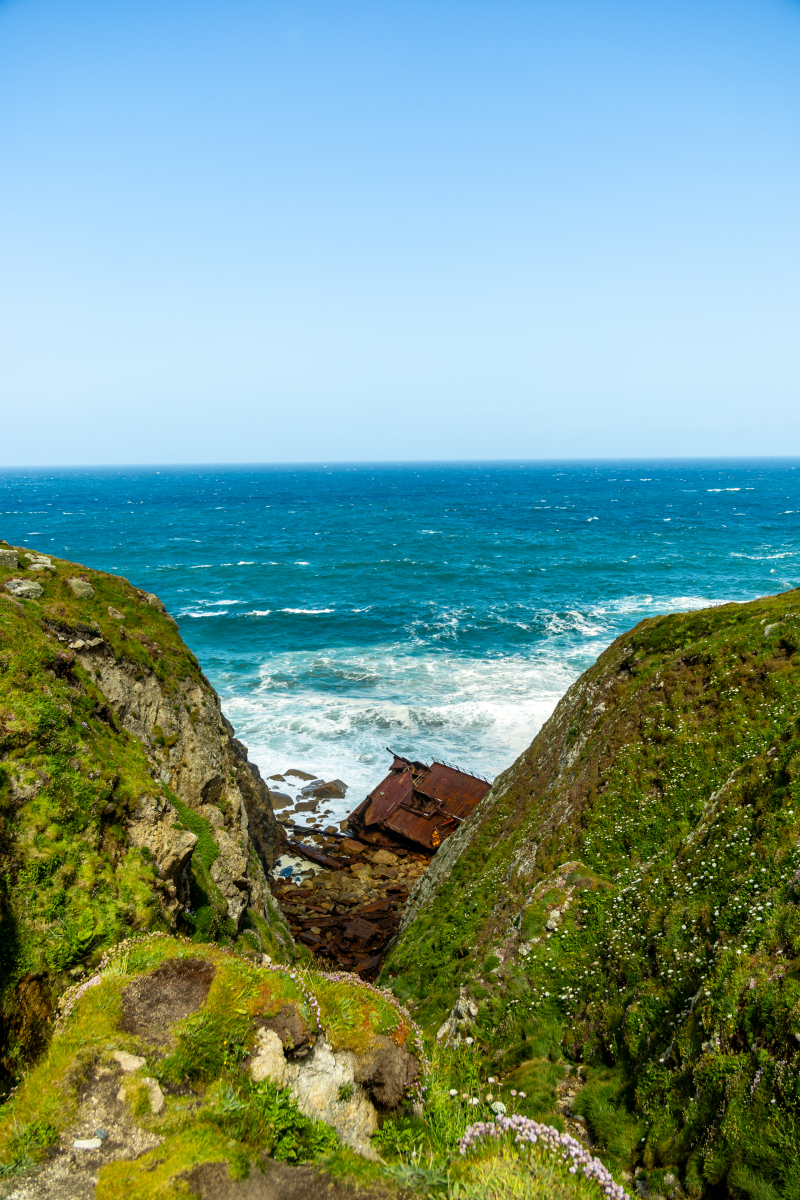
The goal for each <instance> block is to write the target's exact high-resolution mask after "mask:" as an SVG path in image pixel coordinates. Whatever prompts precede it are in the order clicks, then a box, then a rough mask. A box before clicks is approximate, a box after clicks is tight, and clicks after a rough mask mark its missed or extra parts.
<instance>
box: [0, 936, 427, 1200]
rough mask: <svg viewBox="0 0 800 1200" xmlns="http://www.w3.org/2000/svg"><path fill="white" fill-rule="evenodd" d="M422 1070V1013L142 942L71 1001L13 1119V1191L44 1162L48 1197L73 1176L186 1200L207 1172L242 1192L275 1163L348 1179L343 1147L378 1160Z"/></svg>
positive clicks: (182, 946)
mask: <svg viewBox="0 0 800 1200" xmlns="http://www.w3.org/2000/svg"><path fill="white" fill-rule="evenodd" d="M267 1046H269V1047H270V1050H271V1053H270V1054H266V1053H265V1047H267ZM423 1061H424V1059H423V1056H422V1054H421V1048H420V1046H419V1045H418V1034H417V1032H416V1031H415V1028H414V1026H413V1024H412V1023H411V1021H410V1019H409V1018H408V1014H407V1013H406V1012H405V1011H404V1010H403V1009H402V1008H401V1007H400V1005H399V1004H398V1002H397V1001H396V1000H395V999H394V998H393V997H392V996H391V995H388V994H384V993H381V992H380V991H379V990H378V989H376V988H374V987H372V986H371V985H369V984H364V983H362V982H361V981H360V980H358V979H357V978H356V977H344V976H325V975H322V974H318V973H316V972H313V971H301V970H298V969H296V968H293V967H280V966H276V965H275V964H264V963H263V962H261V961H256V960H254V959H248V958H244V957H242V956H241V955H238V954H236V953H233V952H232V951H230V950H226V949H225V948H222V947H217V946H211V945H203V944H198V943H196V942H192V941H191V940H190V939H188V938H183V939H178V938H175V937H170V936H166V935H163V934H162V935H149V936H144V937H140V938H138V939H133V940H129V941H127V942H124V943H120V944H119V945H117V946H116V947H114V949H113V951H112V952H111V953H110V954H109V955H108V956H107V957H106V959H105V960H104V961H103V963H102V964H101V969H100V970H99V971H98V972H97V974H95V975H94V976H92V977H91V978H90V979H89V980H87V981H86V982H84V983H82V984H79V985H76V986H75V987H73V988H72V989H70V990H69V991H68V992H67V993H65V995H64V996H63V997H62V1001H61V1005H60V1013H59V1017H58V1020H57V1022H56V1032H55V1035H54V1037H53V1040H52V1043H51V1045H50V1047H49V1049H48V1051H47V1053H46V1054H45V1056H44V1057H43V1059H42V1060H41V1061H40V1063H39V1064H38V1065H37V1066H36V1067H35V1068H34V1069H33V1070H32V1071H31V1072H30V1073H29V1074H28V1076H27V1077H26V1079H25V1081H24V1082H23V1084H22V1085H21V1087H20V1088H19V1091H18V1092H17V1093H16V1095H15V1096H14V1097H13V1098H12V1099H11V1100H10V1101H9V1102H8V1103H7V1104H6V1105H5V1106H4V1107H3V1109H2V1110H0V1177H2V1175H3V1174H10V1173H12V1172H13V1171H15V1170H16V1171H18V1172H21V1173H25V1172H26V1171H27V1172H30V1171H31V1170H34V1171H35V1170H36V1168H37V1164H38V1165H39V1167H40V1174H39V1175H37V1176H36V1179H37V1184H36V1186H37V1187H39V1188H40V1189H42V1193H41V1194H48V1192H47V1188H49V1187H50V1184H51V1182H52V1181H53V1180H57V1179H58V1178H60V1177H61V1175H62V1174H63V1173H64V1172H65V1171H67V1172H68V1173H70V1175H71V1181H72V1186H73V1187H74V1188H75V1190H76V1192H78V1191H80V1187H81V1186H82V1183H81V1180H82V1179H83V1177H84V1176H85V1177H87V1178H95V1177H96V1178H97V1191H96V1195H97V1197H98V1198H99V1200H102V1198H106V1200H112V1198H115V1197H123V1196H125V1197H131V1196H137V1197H151V1196H152V1197H156V1196H173V1195H178V1194H185V1191H183V1184H182V1180H183V1178H184V1176H185V1174H186V1172H187V1171H188V1170H190V1169H196V1168H199V1167H200V1166H202V1165H203V1164H204V1163H205V1164H214V1163H216V1164H219V1163H222V1164H227V1166H228V1169H229V1171H230V1172H232V1173H233V1175H234V1177H237V1176H238V1177H240V1178H241V1177H243V1176H245V1175H247V1174H248V1173H249V1171H250V1169H251V1167H252V1168H253V1169H256V1168H258V1169H260V1167H261V1166H263V1165H264V1162H265V1160H266V1159H267V1158H268V1159H271V1160H278V1161H283V1162H303V1161H313V1160H315V1159H319V1158H320V1157H322V1156H323V1155H324V1156H330V1155H332V1154H333V1155H334V1157H335V1156H336V1155H338V1161H339V1165H340V1167H341V1166H342V1165H345V1166H346V1165H347V1163H348V1162H349V1161H351V1159H352V1155H351V1156H350V1158H348V1151H346V1150H345V1149H342V1146H343V1145H344V1146H347V1145H350V1146H351V1147H352V1148H353V1149H354V1150H356V1151H359V1152H360V1153H361V1154H362V1155H364V1154H366V1155H369V1154H371V1153H372V1154H373V1155H374V1152H372V1151H371V1149H370V1137H371V1134H372V1133H373V1132H375V1131H376V1130H377V1128H378V1114H379V1112H381V1113H382V1112H387V1111H391V1110H392V1109H395V1108H397V1106H398V1104H399V1103H400V1102H401V1101H402V1100H403V1099H404V1098H405V1097H406V1096H407V1095H409V1096H410V1095H414V1094H416V1092H415V1088H416V1089H417V1090H418V1089H419V1087H420V1086H421V1085H422V1082H423V1081H422V1078H421V1063H422V1062H423ZM398 1072H399V1073H400V1075H402V1083H401V1086H400V1087H399V1089H397V1088H395V1090H394V1091H392V1093H391V1095H389V1094H388V1091H387V1087H389V1090H391V1084H392V1083H394V1082H396V1081H397V1077H398ZM346 1085H349V1086H346ZM323 1119H324V1120H323ZM98 1129H99V1130H100V1133H99V1135H98V1134H97V1132H96V1131H97V1130H98ZM94 1142H96V1143H97V1144H96V1145H95V1144H94ZM42 1163H46V1165H45V1166H44V1167H43V1168H42Z"/></svg>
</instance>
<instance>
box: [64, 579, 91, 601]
mask: <svg viewBox="0 0 800 1200" xmlns="http://www.w3.org/2000/svg"><path fill="white" fill-rule="evenodd" d="M67 583H68V584H69V586H70V588H71V589H72V594H73V596H77V597H78V599H79V600H91V598H92V596H93V595H94V588H93V587H92V585H91V584H90V583H87V582H86V580H85V579H68V580H67Z"/></svg>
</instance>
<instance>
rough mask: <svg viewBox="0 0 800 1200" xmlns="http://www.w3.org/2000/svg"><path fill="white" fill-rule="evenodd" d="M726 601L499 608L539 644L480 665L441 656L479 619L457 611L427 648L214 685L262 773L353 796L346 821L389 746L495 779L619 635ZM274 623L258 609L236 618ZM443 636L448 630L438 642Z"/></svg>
mask: <svg viewBox="0 0 800 1200" xmlns="http://www.w3.org/2000/svg"><path fill="white" fill-rule="evenodd" d="M726 599H727V598H711V597H708V596H697V595H686V596H670V597H663V596H661V597H657V596H653V595H649V594H645V595H632V596H623V597H619V598H617V599H615V600H613V601H609V602H606V603H604V604H600V605H595V606H592V607H589V608H587V609H585V610H581V609H577V608H576V609H572V610H569V611H567V612H562V613H547V612H539V613H529V614H528V620H527V621H522V620H520V619H519V615H518V614H515V613H514V612H509V611H508V610H509V609H514V607H515V606H505V608H504V606H498V611H497V613H495V614H493V616H494V618H495V619H496V620H497V621H498V623H501V624H503V623H505V624H510V625H517V626H518V627H519V628H521V629H522V628H524V627H525V626H526V625H530V626H531V627H533V626H534V625H535V626H536V629H537V631H538V635H539V638H540V639H541V640H536V641H531V640H529V642H528V648H527V650H526V652H524V653H513V652H510V653H509V652H506V653H502V652H499V651H498V652H495V653H487V655H486V656H485V657H475V656H468V655H465V654H461V653H459V652H458V651H457V650H453V651H452V652H447V651H446V650H438V651H437V650H436V649H435V643H436V642H437V641H439V644H441V645H442V646H446V645H448V644H449V637H448V630H449V629H450V627H455V626H457V625H458V622H459V621H466V620H468V619H469V620H472V619H474V615H473V614H471V612H470V611H469V610H468V609H467V608H465V607H464V608H460V609H458V608H454V609H453V610H450V611H445V612H438V613H433V614H431V617H430V618H426V620H427V622H428V628H427V634H426V637H425V639H423V638H422V636H418V635H416V634H415V632H414V630H413V629H411V630H409V637H408V640H407V641H404V642H402V643H395V644H391V645H386V646H383V647H372V648H370V649H361V648H352V649H351V648H330V649H327V650H319V651H311V650H298V651H286V652H284V653H279V654H273V655H270V656H269V659H268V660H267V661H265V662H263V663H262V664H261V666H260V667H259V668H258V670H257V672H256V674H255V676H253V675H251V676H250V678H249V683H248V686H247V687H246V688H242V686H241V684H242V681H241V678H239V677H237V676H236V675H235V674H234V673H233V672H232V673H231V675H230V677H228V678H226V677H225V676H224V675H223V677H222V678H219V677H218V679H217V686H218V687H219V690H220V691H221V693H222V695H223V700H224V707H225V712H226V714H227V715H228V716H229V718H230V719H231V721H232V722H233V724H234V726H235V727H236V730H237V736H239V737H241V739H242V740H243V741H244V742H245V743H246V744H247V746H248V747H249V749H250V754H251V757H252V758H253V760H254V761H255V762H256V763H258V766H259V767H260V769H261V771H262V774H264V775H265V776H269V775H271V774H274V773H276V772H280V773H282V772H284V771H285V770H287V769H288V768H289V767H293V766H294V767H302V768H304V769H306V770H309V771H314V772H316V773H317V774H318V775H319V776H324V777H325V778H328V779H331V778H340V779H343V780H344V781H345V782H346V783H348V784H349V785H350V786H349V790H348V794H347V797H346V799H345V800H344V801H335V802H334V801H331V803H330V804H329V806H328V810H329V811H331V812H333V813H334V815H335V816H336V817H337V819H341V817H342V816H344V815H346V813H347V812H349V811H351V810H352V808H353V807H355V805H356V804H357V803H358V802H359V801H360V800H361V799H363V797H364V796H365V795H366V794H367V792H368V791H370V790H371V789H372V787H374V785H375V783H376V782H377V781H378V780H379V779H380V778H381V777H382V775H383V774H384V772H385V769H386V767H387V765H388V762H389V757H388V754H387V750H386V748H387V747H388V746H391V748H392V750H396V751H398V752H399V753H404V754H409V755H413V756H414V757H415V758H423V759H431V758H440V759H443V760H444V761H447V762H451V763H454V764H455V765H457V766H460V767H463V768H464V769H465V770H469V771H475V772H477V773H479V774H482V775H485V776H487V777H488V778H493V777H494V776H495V775H496V774H497V773H498V772H500V771H502V770H503V769H505V768H506V767H508V766H510V765H511V763H512V762H513V761H514V760H515V758H517V756H518V755H519V754H520V753H521V752H522V751H523V750H524V749H525V748H526V747H527V746H528V745H529V744H530V742H531V741H532V739H533V738H534V736H535V735H536V733H537V732H538V730H539V729H540V728H541V726H542V724H543V723H544V721H545V720H547V718H548V717H549V716H550V714H551V713H552V711H553V709H554V708H555V706H556V704H557V703H558V700H559V699H560V698H561V696H562V695H563V694H564V692H565V691H566V690H567V688H568V687H569V685H570V684H571V683H572V682H573V681H574V680H575V679H576V678H577V677H578V675H580V673H581V672H582V671H583V670H585V669H586V667H587V666H589V665H590V664H591V663H592V662H593V661H594V660H595V659H596V658H597V656H598V655H599V654H600V653H602V651H603V650H604V649H605V647H606V646H607V645H608V644H609V642H611V641H612V640H613V638H614V637H616V636H617V634H618V632H619V630H620V627H622V628H624V627H626V626H627V625H628V624H633V623H634V622H635V620H636V619H638V618H641V617H644V616H648V615H651V614H655V613H657V612H669V611H675V610H684V611H685V610H686V609H696V608H702V607H706V606H710V605H713V604H721V603H725V602H726ZM434 607H435V606H434ZM280 611H281V612H288V613H290V614H293V615H294V614H296V613H304V614H305V613H311V614H314V615H317V614H319V613H323V612H330V611H331V610H330V609H314V610H304V609H300V610H297V609H282V610H280ZM268 614H269V610H257V609H256V610H252V612H251V613H248V614H239V615H268ZM202 615H206V614H205V613H203V614H202ZM229 615H233V614H229ZM621 619H622V620H621ZM431 626H433V627H434V632H431ZM436 629H439V630H440V631H443V634H442V637H441V639H440V636H439V634H438V633H436V631H435V630H436ZM431 643H434V646H432V645H431Z"/></svg>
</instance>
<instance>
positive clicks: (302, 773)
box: [285, 767, 319, 779]
mask: <svg viewBox="0 0 800 1200" xmlns="http://www.w3.org/2000/svg"><path fill="white" fill-rule="evenodd" d="M285 773H286V774H287V775H294V777H295V778H296V779H318V778H319V776H318V775H309V773H308V771H300V770H299V769H298V768H297V767H291V768H290V769H289V770H288V771H286V772H285Z"/></svg>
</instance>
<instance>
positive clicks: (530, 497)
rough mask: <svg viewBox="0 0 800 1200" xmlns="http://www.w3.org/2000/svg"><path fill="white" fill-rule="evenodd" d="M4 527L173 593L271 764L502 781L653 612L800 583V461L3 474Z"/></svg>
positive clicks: (201, 654) (376, 775) (255, 752)
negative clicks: (465, 773)
mask: <svg viewBox="0 0 800 1200" xmlns="http://www.w3.org/2000/svg"><path fill="white" fill-rule="evenodd" d="M0 515H1V516H2V524H1V525H0V532H1V533H2V536H3V537H4V538H5V539H6V540H8V541H10V542H13V543H15V544H23V545H26V546H30V547H34V548H36V549H38V550H41V551H43V552H45V553H52V554H55V555H57V556H63V557H66V558H70V559H73V560H76V561H78V562H83V563H85V564H87V565H89V566H92V567H96V568H99V569H102V570H107V571H112V572H115V573H118V574H122V575H125V576H127V578H128V579H130V580H131V582H132V583H134V584H136V585H137V586H138V587H141V588H145V589H146V590H148V591H152V592H156V593H157V594H158V595H159V596H160V597H161V598H162V599H163V601H164V603H165V604H166V605H167V607H168V609H169V610H170V612H172V613H173V614H174V616H175V617H176V618H177V620H178V624H179V626H180V629H181V633H182V635H183V637H184V639H185V641H186V642H187V643H188V645H189V646H190V647H191V648H192V650H193V651H194V652H195V654H196V655H197V657H198V659H199V660H200V663H201V666H202V667H203V670H204V671H205V673H206V675H207V676H208V678H209V679H210V681H211V683H212V684H213V686H214V687H215V688H216V689H217V691H218V692H219V694H220V697H221V699H222V704H223V708H224V711H225V713H226V715H227V716H228V718H229V720H230V721H231V722H232V724H233V725H234V726H235V728H236V733H237V736H238V737H240V738H241V740H242V741H243V742H245V743H246V744H247V746H248V747H249V749H250V752H251V757H252V758H253V759H254V761H255V762H257V763H258V765H259V767H260V769H261V771H262V774H264V775H265V776H269V775H271V774H273V773H276V772H280V773H282V772H283V771H285V770H286V769H289V768H292V767H294V768H301V769H303V770H306V771H309V772H312V773H314V774H316V775H318V776H321V777H324V778H326V779H331V778H339V779H342V780H343V781H344V782H345V783H346V784H347V785H348V793H347V797H346V799H345V800H344V801H342V802H341V803H340V804H339V803H338V802H337V803H334V804H332V805H331V806H330V807H331V809H332V810H335V815H336V816H337V817H341V816H343V815H345V813H346V812H348V811H349V810H350V809H351V808H353V807H355V805H356V804H357V803H358V802H359V801H360V800H361V799H363V797H364V795H366V793H367V792H368V791H369V790H370V789H371V788H372V787H373V786H374V785H375V784H376V783H377V782H378V780H379V779H381V778H382V776H383V775H384V774H385V771H386V768H387V766H388V763H389V761H390V758H389V754H388V753H387V747H390V748H391V750H393V751H397V752H398V753H400V754H404V755H408V756H410V757H413V758H417V759H427V760H430V759H431V758H434V757H435V758H438V759H441V760H443V761H445V762H448V763H451V764H454V765H456V766H460V767H462V768H464V769H466V770H469V771H474V772H477V773H479V774H482V775H484V776H486V777H487V778H489V779H492V778H493V777H494V776H495V775H496V774H497V773H498V772H499V771H502V770H503V769H504V768H505V767H507V766H509V765H510V764H511V763H512V762H513V761H514V759H515V758H516V756H517V755H518V754H519V753H520V751H521V750H523V749H524V748H525V747H526V746H527V745H528V744H529V742H530V741H531V739H532V738H533V736H534V735H535V734H536V732H537V730H538V729H539V728H540V727H541V725H542V723H543V722H544V721H545V720H546V718H547V717H548V716H549V714H550V713H551V712H552V710H553V708H554V707H555V705H556V703H557V701H558V699H559V698H560V697H561V696H562V695H563V693H564V692H565V691H566V689H567V687H568V686H569V685H570V683H572V681H573V680H574V679H576V678H577V676H578V675H579V674H580V673H581V672H582V671H583V670H585V668H586V667H588V666H589V665H590V664H591V663H592V662H593V661H594V660H595V659H596V658H597V656H598V655H599V654H600V653H601V651H602V650H603V649H604V647H606V646H607V645H608V644H609V643H610V642H611V641H612V640H613V639H614V638H615V637H617V636H618V634H620V633H621V632H623V631H624V630H625V629H628V628H630V626H632V625H634V624H635V623H636V622H637V621H639V620H641V619H642V618H643V617H651V616H655V615H656V614H658V613H667V612H670V611H673V610H675V609H688V608H699V607H701V606H704V605H708V604H721V603H725V602H727V601H731V600H735V601H743V600H750V599H752V598H754V597H756V596H760V595H764V594H766V593H769V592H778V591H783V590H785V589H787V588H791V587H795V586H798V585H800V460H797V459H794V460H785V461H776V460H769V461H759V460H743V461H734V460H722V461H696V460H692V461H686V462H680V461H643V462H632V461H619V462H614V461H608V462H563V463H537V462H519V463H511V462H507V463H453V464H451V463H425V464H413V463H399V464H396V465H393V464H376V465H365V464H355V465H341V464H336V465H334V464H331V465H330V466H324V465H317V466H313V465H312V466H241V467H231V466H220V467H215V466H201V467H168V466H163V467H143V468H127V467H126V468H106V469H101V468H85V469H79V468H70V469H67V468H63V469H55V468H47V469H35V470H34V469H29V470H27V469H20V470H5V471H2V472H0Z"/></svg>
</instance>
